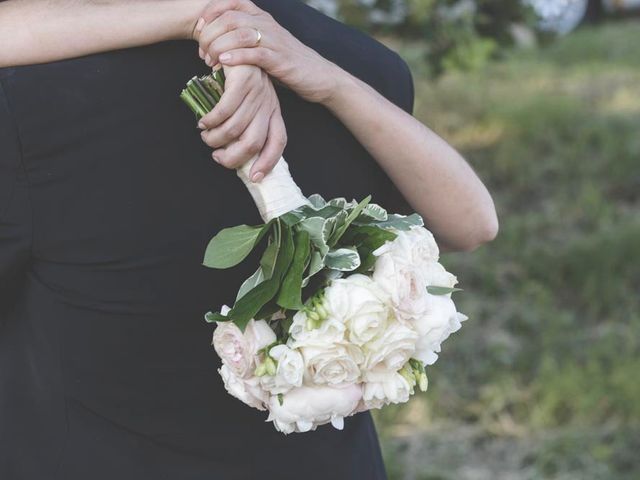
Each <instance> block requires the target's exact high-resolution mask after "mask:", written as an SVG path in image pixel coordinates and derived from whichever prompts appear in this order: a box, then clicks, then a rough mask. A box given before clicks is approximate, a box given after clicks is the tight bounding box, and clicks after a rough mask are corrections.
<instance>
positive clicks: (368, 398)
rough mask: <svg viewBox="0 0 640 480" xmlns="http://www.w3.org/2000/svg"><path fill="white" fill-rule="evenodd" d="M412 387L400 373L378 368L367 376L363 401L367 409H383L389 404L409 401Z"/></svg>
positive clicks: (363, 388)
mask: <svg viewBox="0 0 640 480" xmlns="http://www.w3.org/2000/svg"><path fill="white" fill-rule="evenodd" d="M410 395H411V386H410V385H409V383H408V382H407V381H406V380H405V378H404V377H403V376H402V375H400V374H399V373H398V372H394V371H391V370H387V369H384V368H377V369H375V370H370V371H368V372H367V374H366V381H365V382H364V383H363V385H362V401H363V403H364V406H365V407H366V408H367V409H376V408H382V407H384V406H385V405H388V404H389V403H404V402H406V401H408V400H409V396H410Z"/></svg>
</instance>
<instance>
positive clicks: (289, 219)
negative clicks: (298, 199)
mask: <svg viewBox="0 0 640 480" xmlns="http://www.w3.org/2000/svg"><path fill="white" fill-rule="evenodd" d="M278 218H279V219H280V220H281V221H283V222H284V223H286V224H287V225H289V226H290V227H293V226H294V225H297V224H298V223H300V222H301V221H302V220H303V219H304V218H306V215H305V214H304V213H302V210H301V209H296V210H291V211H290V212H287V213H285V214H284V215H280V217H278Z"/></svg>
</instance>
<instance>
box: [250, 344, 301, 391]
mask: <svg viewBox="0 0 640 480" xmlns="http://www.w3.org/2000/svg"><path fill="white" fill-rule="evenodd" d="M269 355H270V356H271V357H272V358H273V359H275V360H276V361H277V362H278V366H277V368H276V374H275V375H273V376H269V375H265V376H263V377H261V378H260V383H261V384H262V386H263V387H264V388H265V389H266V390H268V391H269V392H270V393H271V394H273V395H275V394H278V393H285V392H288V391H289V390H291V389H292V388H293V387H299V386H301V385H302V379H303V376H304V361H303V359H302V354H301V353H300V352H299V351H298V350H293V349H291V348H289V347H288V346H286V345H276V346H275V347H272V348H271V350H269Z"/></svg>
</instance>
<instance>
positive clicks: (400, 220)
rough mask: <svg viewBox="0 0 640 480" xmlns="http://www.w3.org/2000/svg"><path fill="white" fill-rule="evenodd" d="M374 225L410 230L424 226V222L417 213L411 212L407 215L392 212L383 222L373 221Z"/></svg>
mask: <svg viewBox="0 0 640 480" xmlns="http://www.w3.org/2000/svg"><path fill="white" fill-rule="evenodd" d="M375 225H376V226H378V227H381V228H390V229H394V230H410V229H411V228H413V227H422V226H424V222H423V221H422V217H421V216H420V215H418V214H417V213H412V214H411V215H409V216H405V215H399V214H397V213H394V214H391V215H389V216H388V218H387V220H385V221H384V222H375Z"/></svg>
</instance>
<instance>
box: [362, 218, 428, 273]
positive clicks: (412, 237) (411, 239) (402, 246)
mask: <svg viewBox="0 0 640 480" xmlns="http://www.w3.org/2000/svg"><path fill="white" fill-rule="evenodd" d="M394 233H395V234H396V235H397V236H396V238H395V239H394V240H393V241H391V242H387V243H385V244H384V245H382V246H381V247H380V248H378V249H377V250H376V251H374V252H373V254H374V255H377V256H380V255H390V256H392V257H394V258H396V260H397V261H398V262H406V263H408V264H410V265H415V266H416V267H418V268H420V267H422V266H423V265H424V264H427V263H432V262H437V261H438V258H439V256H440V251H439V249H438V244H437V243H436V240H435V238H433V234H432V233H431V232H430V231H429V230H427V229H426V228H423V227H414V228H412V229H411V230H395V231H394Z"/></svg>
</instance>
